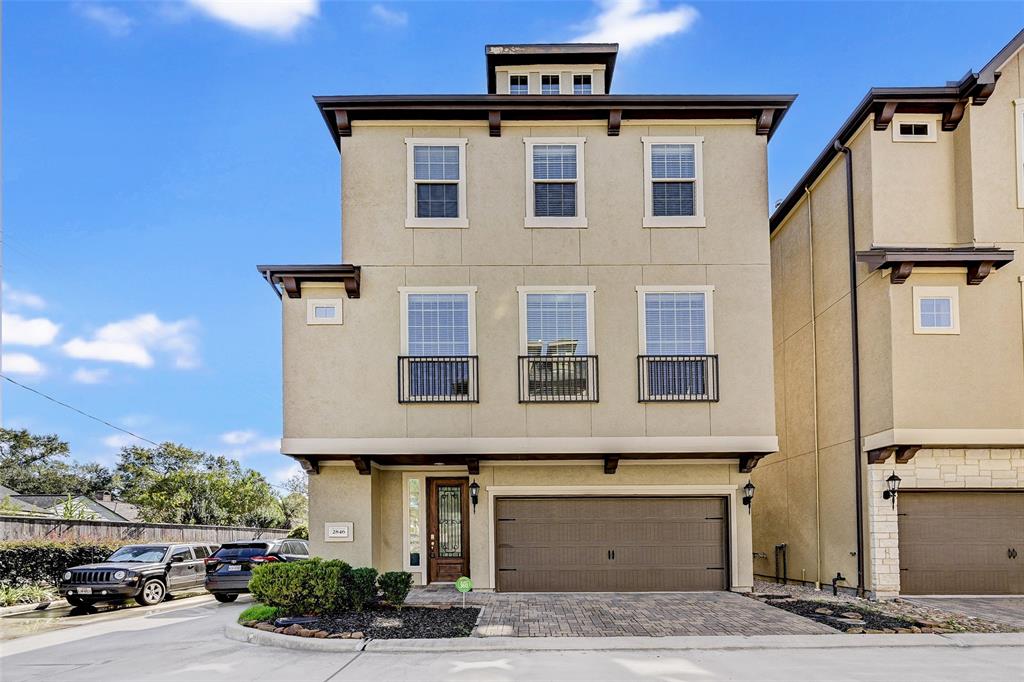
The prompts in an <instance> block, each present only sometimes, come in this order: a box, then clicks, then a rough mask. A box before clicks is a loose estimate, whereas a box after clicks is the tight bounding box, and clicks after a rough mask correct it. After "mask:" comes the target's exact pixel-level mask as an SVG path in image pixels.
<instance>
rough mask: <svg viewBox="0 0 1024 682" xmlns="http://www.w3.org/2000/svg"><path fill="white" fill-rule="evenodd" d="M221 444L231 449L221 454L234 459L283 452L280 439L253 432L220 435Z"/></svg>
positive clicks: (242, 431) (245, 431)
mask: <svg viewBox="0 0 1024 682" xmlns="http://www.w3.org/2000/svg"><path fill="white" fill-rule="evenodd" d="M220 442H221V443H224V444H225V445H230V446H231V447H230V448H228V449H226V450H224V451H222V452H220V453H219V454H221V455H224V456H225V457H231V458H233V459H244V458H245V457H248V456H249V455H258V454H266V453H277V452H280V451H281V441H280V440H279V439H277V438H269V437H267V436H263V435H261V434H259V433H257V432H256V431H252V430H238V431H227V432H225V433H222V434H221V435H220Z"/></svg>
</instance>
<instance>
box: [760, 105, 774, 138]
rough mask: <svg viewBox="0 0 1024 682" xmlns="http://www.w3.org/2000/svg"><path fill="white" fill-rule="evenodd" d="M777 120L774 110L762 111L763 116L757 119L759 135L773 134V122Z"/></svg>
mask: <svg viewBox="0 0 1024 682" xmlns="http://www.w3.org/2000/svg"><path fill="white" fill-rule="evenodd" d="M774 120H775V110H774V109H762V110H761V115H760V116H758V117H757V134H758V135H767V134H768V133H769V132H771V129H772V121H774Z"/></svg>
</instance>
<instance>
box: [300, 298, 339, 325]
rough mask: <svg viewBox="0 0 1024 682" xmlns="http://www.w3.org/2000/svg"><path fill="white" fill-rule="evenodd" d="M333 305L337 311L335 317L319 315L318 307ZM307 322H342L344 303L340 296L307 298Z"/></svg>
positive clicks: (331, 323) (329, 323)
mask: <svg viewBox="0 0 1024 682" xmlns="http://www.w3.org/2000/svg"><path fill="white" fill-rule="evenodd" d="M327 306H331V307H333V308H334V310H335V311H336V312H337V314H336V315H335V316H334V317H317V316H316V309H317V308H319V307H327ZM306 324H311V325H312V324H328V325H340V324H342V303H341V299H340V298H307V299H306Z"/></svg>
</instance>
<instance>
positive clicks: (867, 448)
mask: <svg viewBox="0 0 1024 682" xmlns="http://www.w3.org/2000/svg"><path fill="white" fill-rule="evenodd" d="M1022 44H1024V32H1022V33H1021V34H1018V35H1017V36H1016V37H1015V38H1014V39H1013V40H1012V41H1011V42H1010V44H1009V45H1007V46H1006V48H1004V49H1003V50H1002V51H1000V52H999V54H998V55H996V56H995V57H994V58H993V59H992V61H991V62H989V63H988V64H987V65H986V66H985V67H984V68H983V69H981V70H980V71H979V72H977V73H974V72H970V73H968V74H967V75H966V76H965V77H963V78H962V79H961V80H959V81H957V82H951V83H949V84H947V85H945V86H942V87H913V88H878V89H873V90H871V91H870V92H869V93H868V94H867V96H866V97H865V98H864V99H863V101H862V102H861V103H860V105H859V106H858V107H857V109H856V110H855V111H854V112H853V114H852V115H851V116H850V117H849V119H847V121H846V123H845V124H844V125H843V126H842V128H841V129H840V130H839V132H838V133H837V134H836V136H835V137H834V138H833V139H832V140H831V141H829V143H828V145H826V147H825V150H824V151H823V152H822V153H821V155H820V156H819V157H818V158H817V159H816V160H815V162H814V164H813V165H812V166H811V168H810V169H809V170H808V171H807V173H806V174H805V175H804V176H803V177H802V178H801V179H800V181H799V182H798V183H797V185H796V187H794V189H793V190H792V192H790V194H789V195H788V196H787V197H786V198H785V199H784V200H783V201H782V202H781V203H780V205H779V206H778V207H777V209H776V211H775V213H774V215H773V216H772V218H771V227H772V251H771V256H772V301H773V316H772V317H773V321H774V336H775V377H776V396H775V405H776V421H777V424H778V429H779V440H780V443H779V445H780V452H779V453H778V454H776V455H772V456H771V457H769V458H768V459H766V460H765V461H763V462H762V463H761V464H760V466H758V468H757V469H756V471H755V472H754V474H753V480H754V483H755V485H757V487H758V499H757V503H755V505H754V508H753V513H754V550H755V552H757V553H758V555H757V556H759V557H760V558H758V559H755V568H754V570H755V572H756V573H757V574H762V575H768V576H775V575H779V576H782V575H785V576H787V577H788V578H789V579H793V580H803V581H807V582H820V583H825V584H828V583H829V582H831V581H832V580H833V579H835V578H837V575H838V576H839V578H838V580H837V581H836V582H837V584H838V585H839V586H842V587H860V588H862V589H863V590H864V591H865V592H866V593H868V594H870V595H873V596H876V597H881V598H884V597H892V596H895V595H898V594H990V593H991V594H996V593H999V594H1006V593H1010V594H1020V593H1024V450H1022V448H1024V338H1022V335H1024V308H1022V305H1024V304H1022V288H1024V254H1022V250H1024V85H1022V84H1024V57H1022V56H1021V47H1022ZM851 199H852V202H851ZM851 282H855V283H856V285H855V286H851ZM890 489H892V490H895V491H896V496H895V497H893V495H892V494H891V492H890Z"/></svg>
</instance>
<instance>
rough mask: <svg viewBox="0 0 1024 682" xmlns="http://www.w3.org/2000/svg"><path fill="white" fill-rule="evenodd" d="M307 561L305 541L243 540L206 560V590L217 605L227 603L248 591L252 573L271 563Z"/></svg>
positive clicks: (218, 551)
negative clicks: (257, 567) (217, 602)
mask: <svg viewBox="0 0 1024 682" xmlns="http://www.w3.org/2000/svg"><path fill="white" fill-rule="evenodd" d="M308 558H309V543H308V542H306V541H305V540H291V539H286V540H246V541H244V542H225V543H224V544H223V545H221V547H220V549H218V550H217V551H216V552H214V553H213V556H212V557H210V558H209V559H207V560H206V589H207V590H209V591H210V592H212V593H213V596H214V598H215V599H216V600H217V601H219V602H231V601H235V599H237V598H238V595H239V594H245V593H247V592H248V591H249V578H251V577H252V569H253V568H255V567H256V566H259V565H260V564H265V563H268V562H273V561H300V560H302V559H308Z"/></svg>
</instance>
